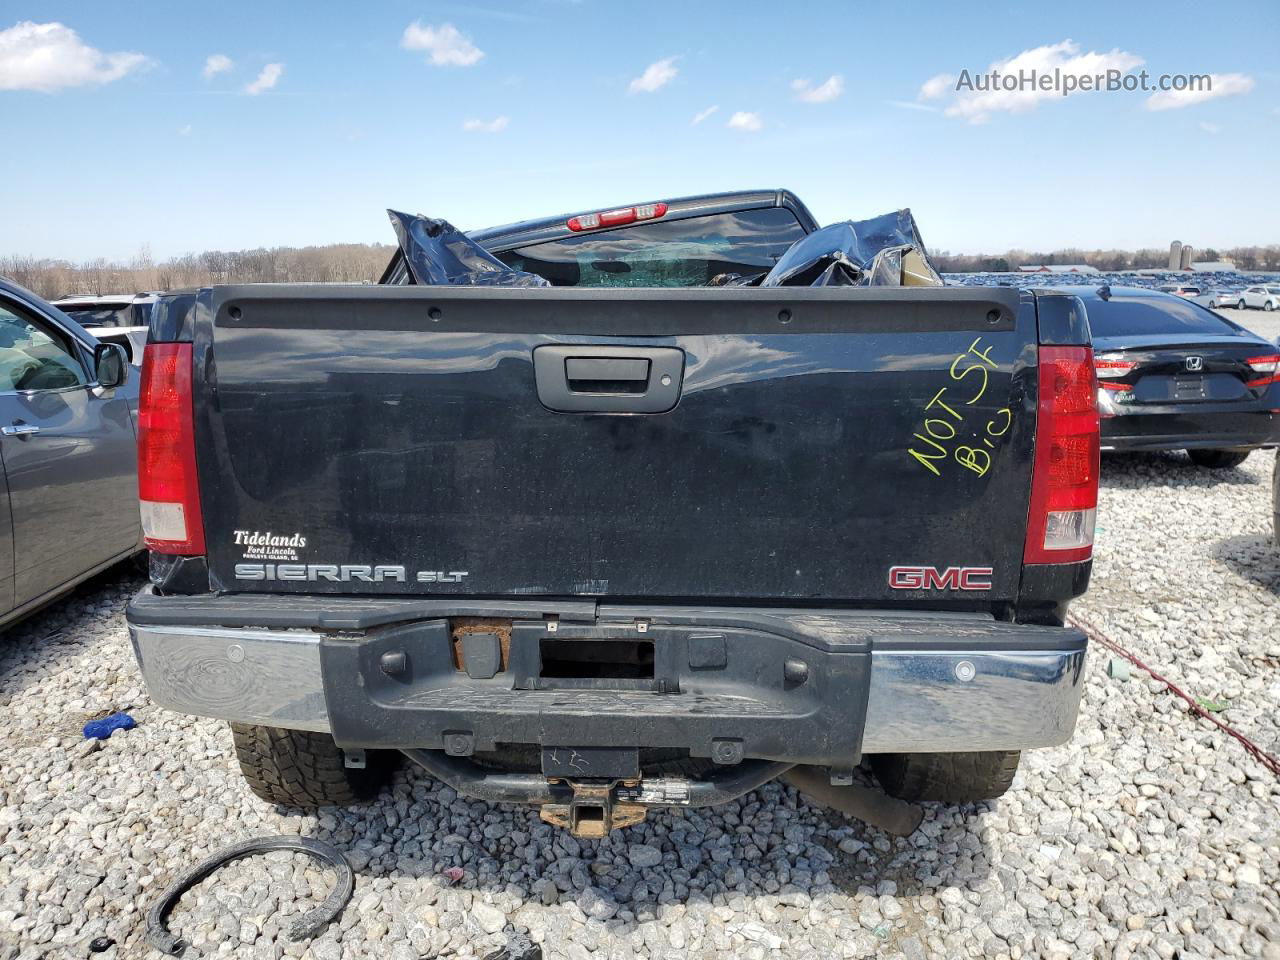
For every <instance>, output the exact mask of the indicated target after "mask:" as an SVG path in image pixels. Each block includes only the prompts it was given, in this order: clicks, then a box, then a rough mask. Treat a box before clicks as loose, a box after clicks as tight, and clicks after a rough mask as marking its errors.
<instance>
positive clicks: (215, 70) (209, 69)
mask: <svg viewBox="0 0 1280 960" xmlns="http://www.w3.org/2000/svg"><path fill="white" fill-rule="evenodd" d="M234 66H235V64H234V63H232V61H231V58H230V57H228V56H227V55H226V54H225V53H211V54H209V56H208V57H206V58H205V61H204V70H203V71H202V72H203V73H204V78H205V79H206V80H209V79H211V78H213V77H216V76H217V75H218V74H220V73H226V72H227V71H228V70H230V69H231V68H232V67H234Z"/></svg>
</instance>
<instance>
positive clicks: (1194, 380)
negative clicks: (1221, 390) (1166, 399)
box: [1173, 375, 1205, 400]
mask: <svg viewBox="0 0 1280 960" xmlns="http://www.w3.org/2000/svg"><path fill="white" fill-rule="evenodd" d="M1173 399H1175V400H1203V399H1205V390H1204V377H1203V376H1200V375H1194V376H1185V377H1175V378H1174V381H1173Z"/></svg>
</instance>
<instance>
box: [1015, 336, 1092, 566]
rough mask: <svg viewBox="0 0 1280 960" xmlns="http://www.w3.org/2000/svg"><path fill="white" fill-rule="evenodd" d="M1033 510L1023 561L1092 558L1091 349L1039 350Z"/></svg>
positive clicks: (1061, 560)
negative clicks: (1038, 395) (1038, 396)
mask: <svg viewBox="0 0 1280 960" xmlns="http://www.w3.org/2000/svg"><path fill="white" fill-rule="evenodd" d="M1039 378H1040V402H1039V412H1038V418H1037V424H1036V452H1035V464H1034V468H1033V472H1032V475H1031V506H1030V509H1029V511H1028V514H1027V542H1026V546H1025V548H1024V549H1023V555H1022V559H1023V562H1024V563H1076V562H1078V561H1081V560H1088V559H1089V557H1091V556H1092V555H1093V524H1094V518H1095V516H1096V513H1097V507H1098V458H1099V454H1098V380H1097V376H1096V374H1095V373H1094V364H1093V351H1092V350H1091V349H1090V348H1089V347H1041V348H1040V371H1039Z"/></svg>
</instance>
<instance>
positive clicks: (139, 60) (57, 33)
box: [0, 20, 151, 93]
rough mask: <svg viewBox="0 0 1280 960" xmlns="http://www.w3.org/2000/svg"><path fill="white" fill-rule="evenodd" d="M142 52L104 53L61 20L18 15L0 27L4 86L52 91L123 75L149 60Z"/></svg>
mask: <svg viewBox="0 0 1280 960" xmlns="http://www.w3.org/2000/svg"><path fill="white" fill-rule="evenodd" d="M150 63H151V61H150V60H149V59H148V58H147V57H145V56H143V55H142V54H140V53H103V52H102V51H101V50H95V49H94V48H93V47H91V46H89V45H88V44H86V43H85V42H84V41H83V40H81V39H80V35H79V34H78V33H76V32H75V31H74V30H72V29H71V28H70V27H68V26H65V25H63V24H61V23H56V22H54V23H32V22H31V21H30V20H22V21H19V22H18V23H17V24H15V25H14V26H12V27H10V28H9V29H7V30H0V90H35V91H38V92H40V93H53V92H54V91H55V90H61V89H63V88H64V87H85V86H94V85H100V84H104V83H110V82H111V81H113V80H119V79H120V78H121V77H123V76H124V75H125V74H127V73H130V72H132V71H134V70H139V69H142V68H143V67H146V66H149V65H150Z"/></svg>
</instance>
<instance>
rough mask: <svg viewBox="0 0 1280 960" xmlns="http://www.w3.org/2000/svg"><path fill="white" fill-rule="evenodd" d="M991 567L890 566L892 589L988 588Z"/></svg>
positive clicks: (989, 585) (890, 584) (989, 587)
mask: <svg viewBox="0 0 1280 960" xmlns="http://www.w3.org/2000/svg"><path fill="white" fill-rule="evenodd" d="M992 572H993V571H992V568H991V567H947V569H945V570H939V569H938V568H937V567H908V566H901V567H890V568H889V586H890V587H892V588H893V589H894V590H990V589H991V574H992Z"/></svg>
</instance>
